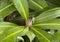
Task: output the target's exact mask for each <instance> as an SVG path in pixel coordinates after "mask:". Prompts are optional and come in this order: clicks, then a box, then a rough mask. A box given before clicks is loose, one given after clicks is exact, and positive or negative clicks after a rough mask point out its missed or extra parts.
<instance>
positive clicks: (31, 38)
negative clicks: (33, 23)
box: [26, 31, 35, 42]
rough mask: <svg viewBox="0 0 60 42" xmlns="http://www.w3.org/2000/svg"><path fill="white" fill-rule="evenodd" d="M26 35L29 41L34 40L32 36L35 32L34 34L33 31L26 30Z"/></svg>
mask: <svg viewBox="0 0 60 42" xmlns="http://www.w3.org/2000/svg"><path fill="white" fill-rule="evenodd" d="M26 35H27V36H28V38H29V39H30V42H32V41H33V40H34V38H35V34H34V33H33V32H31V31H28V32H27V33H26Z"/></svg>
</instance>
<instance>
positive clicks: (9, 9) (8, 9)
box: [0, 3, 16, 19]
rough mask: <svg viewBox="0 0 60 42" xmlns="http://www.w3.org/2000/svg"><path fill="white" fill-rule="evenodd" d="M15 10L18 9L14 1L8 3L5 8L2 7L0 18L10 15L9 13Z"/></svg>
mask: <svg viewBox="0 0 60 42" xmlns="http://www.w3.org/2000/svg"><path fill="white" fill-rule="evenodd" d="M15 10H16V9H15V7H14V6H13V4H12V3H11V4H9V5H7V6H5V7H4V8H2V9H0V19H1V18H4V17H6V16H8V15H9V14H11V13H12V12H13V11H15Z"/></svg>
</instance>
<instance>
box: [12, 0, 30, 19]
mask: <svg viewBox="0 0 60 42" xmlns="http://www.w3.org/2000/svg"><path fill="white" fill-rule="evenodd" d="M13 3H14V5H15V7H16V8H17V10H18V12H19V13H20V14H21V16H22V17H23V18H24V19H25V20H27V19H28V16H29V12H28V3H27V0H13Z"/></svg>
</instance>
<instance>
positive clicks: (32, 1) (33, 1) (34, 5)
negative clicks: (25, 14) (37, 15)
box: [29, 0, 48, 10]
mask: <svg viewBox="0 0 60 42" xmlns="http://www.w3.org/2000/svg"><path fill="white" fill-rule="evenodd" d="M29 7H30V8H31V9H33V10H40V9H44V8H46V7H48V5H47V3H46V1H45V0H38V1H37V0H29Z"/></svg>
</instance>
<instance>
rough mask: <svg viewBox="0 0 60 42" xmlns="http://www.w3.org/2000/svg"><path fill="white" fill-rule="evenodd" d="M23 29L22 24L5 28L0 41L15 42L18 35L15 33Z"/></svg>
mask: <svg viewBox="0 0 60 42" xmlns="http://www.w3.org/2000/svg"><path fill="white" fill-rule="evenodd" d="M23 30H24V27H23V26H16V27H14V28H11V29H6V30H5V31H4V32H3V35H2V36H1V38H0V42H16V39H17V37H18V36H17V35H18V34H19V33H20V32H22V31H23ZM15 37H16V38H15Z"/></svg>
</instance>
